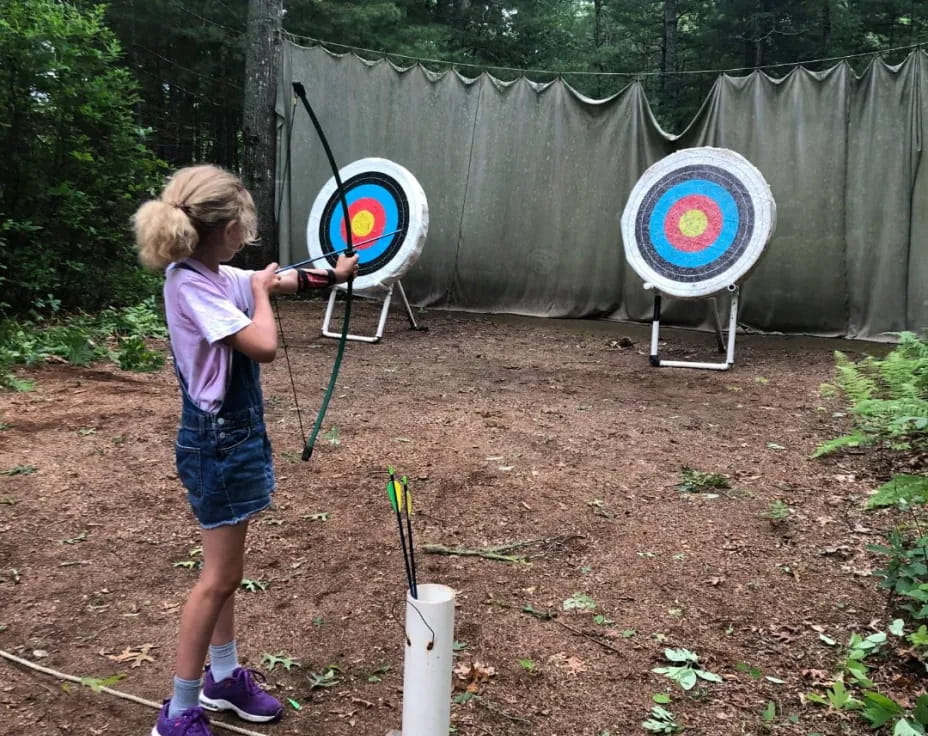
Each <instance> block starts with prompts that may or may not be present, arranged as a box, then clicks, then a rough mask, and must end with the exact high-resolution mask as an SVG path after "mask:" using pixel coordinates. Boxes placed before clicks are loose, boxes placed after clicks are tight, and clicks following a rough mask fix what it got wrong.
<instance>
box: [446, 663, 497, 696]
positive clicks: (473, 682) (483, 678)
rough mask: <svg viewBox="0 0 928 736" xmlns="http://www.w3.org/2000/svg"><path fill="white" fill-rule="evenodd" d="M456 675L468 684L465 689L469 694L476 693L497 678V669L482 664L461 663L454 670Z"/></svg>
mask: <svg viewBox="0 0 928 736" xmlns="http://www.w3.org/2000/svg"><path fill="white" fill-rule="evenodd" d="M454 674H455V675H457V678H458V679H459V680H462V681H464V682H466V683H467V684H466V685H465V686H464V689H465V690H466V691H467V692H469V693H476V692H477V691H478V690H480V686H481V685H483V684H484V683H485V682H488V681H489V680H490V678H491V677H495V676H496V668H495V667H490V666H488V665H485V664H481V663H480V662H476V661H474V662H461V663H460V664H458V666H457V667H455V668H454Z"/></svg>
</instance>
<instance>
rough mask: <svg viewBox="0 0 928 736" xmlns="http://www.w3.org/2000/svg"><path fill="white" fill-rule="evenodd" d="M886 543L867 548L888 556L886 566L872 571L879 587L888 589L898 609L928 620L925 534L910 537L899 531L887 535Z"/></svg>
mask: <svg viewBox="0 0 928 736" xmlns="http://www.w3.org/2000/svg"><path fill="white" fill-rule="evenodd" d="M887 542H888V546H887V545H879V544H871V545H868V547H867V549H869V550H870V551H871V552H876V553H877V554H881V555H885V556H886V557H888V558H889V559H888V561H887V563H886V567H884V568H882V569H879V570H874V571H873V574H874V575H876V576H877V577H879V578H881V581H880V587H881V588H885V589H886V590H889V591H890V595H891V596H892V597H893V598H894V600H895V603H896V605H897V607H898V608H899V610H901V611H905V612H906V613H908V614H909V615H910V616H911V617H912V618H915V619H928V536H921V537H918V538H917V539H914V540H910V539H908V538H907V537H906V536H905V535H904V534H902V533H901V532H900V531H899V530H897V529H894V530H893V531H891V532H890V533H889V534H888V535H887Z"/></svg>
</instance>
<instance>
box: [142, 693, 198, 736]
mask: <svg viewBox="0 0 928 736" xmlns="http://www.w3.org/2000/svg"><path fill="white" fill-rule="evenodd" d="M170 703H171V701H170V700H165V701H164V707H162V708H161V714H160V715H159V716H158V723H156V724H155V727H154V728H153V729H152V730H151V736H213V732H212V731H210V730H209V718H207V717H206V713H204V712H203V709H202V708H190V709H188V710H185V711H182V712H181V714H180V715H179V716H176V717H175V718H169V717H168V705H170Z"/></svg>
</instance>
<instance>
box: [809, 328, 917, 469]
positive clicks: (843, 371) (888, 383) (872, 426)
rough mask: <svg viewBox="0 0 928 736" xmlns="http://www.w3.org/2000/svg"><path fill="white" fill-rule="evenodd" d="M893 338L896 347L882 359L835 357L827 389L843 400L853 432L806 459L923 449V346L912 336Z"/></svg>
mask: <svg viewBox="0 0 928 736" xmlns="http://www.w3.org/2000/svg"><path fill="white" fill-rule="evenodd" d="M898 337H899V344H898V345H897V346H896V347H895V348H894V349H893V350H892V351H891V352H890V353H889V354H887V355H886V356H885V357H884V358H874V357H872V356H871V357H867V358H864V359H862V360H860V361H858V362H856V363H855V362H854V361H852V360H851V359H850V358H848V356H847V355H845V354H844V353H842V352H835V380H834V383H833V384H832V385H831V386H830V387H829V388H831V389H832V390H833V391H834V392H836V393H837V394H840V395H842V396H844V397H845V399H846V400H847V401H848V404H849V405H850V411H851V416H852V417H853V419H854V429H853V431H852V432H851V433H849V434H847V435H845V436H842V437H838V438H836V439H833V440H830V441H828V442H825V443H823V444H822V445H820V446H819V447H818V448H817V449H816V450H815V452H814V453H813V455H812V457H822V456H824V455H828V454H830V453H833V452H836V451H838V450H841V449H845V448H848V447H866V446H869V445H877V444H880V445H883V446H884V447H887V448H888V449H890V450H902V451H905V450H913V449H922V448H924V447H928V341H926V340H925V339H923V338H920V337H919V336H918V335H916V334H915V333H913V332H901V333H898Z"/></svg>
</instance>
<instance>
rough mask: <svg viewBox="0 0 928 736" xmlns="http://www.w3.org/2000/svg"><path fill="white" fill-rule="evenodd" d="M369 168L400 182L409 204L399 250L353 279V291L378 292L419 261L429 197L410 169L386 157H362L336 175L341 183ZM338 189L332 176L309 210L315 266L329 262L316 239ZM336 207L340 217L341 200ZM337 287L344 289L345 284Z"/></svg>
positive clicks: (308, 229)
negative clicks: (373, 269) (406, 225)
mask: <svg viewBox="0 0 928 736" xmlns="http://www.w3.org/2000/svg"><path fill="white" fill-rule="evenodd" d="M368 171H373V172H378V173H382V174H386V175H387V176H389V177H391V178H393V179H395V180H396V182H397V183H398V184H399V185H400V187H401V188H402V190H403V191H404V192H405V194H406V200H407V202H408V204H409V227H408V228H407V230H406V237H405V238H404V239H403V242H402V243H400V247H399V250H397V252H396V255H394V256H393V258H392V259H391V260H390V261H389V262H388V263H385V264H384V265H383V266H381V267H380V268H378V269H377V270H376V271H373V272H371V273H368V274H364V275H363V276H358V277H357V278H356V279H355V280H354V285H353V291H354V292H356V293H357V292H364V291H373V292H378V291H384V290H386V289H388V288H389V287H390V286H391V285H392V284H393V283H394V282H396V281H397V280H398V279H399V278H400V277H401V276H402V275H403V274H404V273H406V271H408V270H409V268H410V267H411V266H412V265H413V264H414V263H415V262H416V261H417V260H418V258H419V254H420V253H421V252H422V247H423V246H424V245H425V238H426V236H427V235H428V232H429V204H428V200H427V199H426V197H425V191H424V190H423V189H422V185H420V184H419V182H418V181H417V180H416V177H415V176H413V175H412V173H411V172H410V171H409V169H407V168H405V167H403V166H400V165H399V164H398V163H395V162H393V161H389V160H388V159H385V158H362V159H358V160H357V161H353V162H352V163H350V164H348V165H347V166H344V167H342V168H341V169H339V170H338V174H339V176H340V177H341V180H342V182H347V181H348V180H349V179H351V178H352V177H353V176H357V175H358V174H363V173H365V172H368ZM337 191H338V184H337V183H336V181H335V177H334V176H332V177H331V178H330V179H329V180H328V181H327V182H326V183H325V186H324V187H322V190H321V191H320V192H319V195H318V196H317V197H316V201H315V202H313V206H312V209H311V210H310V211H309V220H308V221H307V223H306V247H307V250H308V252H309V257H310V258H319V260H318V261H316V263H315V267H316V268H327V267H328V262H327V261H326V259H325V258H323V257H322V256H324V253H323V251H322V243H320V242H319V225H320V223H321V221H322V214H323V212H324V211H325V206H326V204H327V203H328V202H329V200H330V199H331V198H332V196H333V195H334V194H335V193H336V192H337ZM337 208H338V209H337V210H336V212H337V213H338V215H339V216H341V215H342V209H341V203H337ZM389 237H391V238H392V237H395V236H389ZM356 240H363V238H356ZM339 288H344V286H340V287H339Z"/></svg>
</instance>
